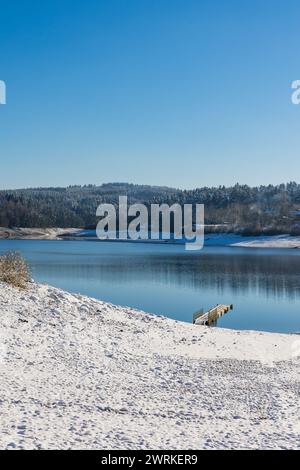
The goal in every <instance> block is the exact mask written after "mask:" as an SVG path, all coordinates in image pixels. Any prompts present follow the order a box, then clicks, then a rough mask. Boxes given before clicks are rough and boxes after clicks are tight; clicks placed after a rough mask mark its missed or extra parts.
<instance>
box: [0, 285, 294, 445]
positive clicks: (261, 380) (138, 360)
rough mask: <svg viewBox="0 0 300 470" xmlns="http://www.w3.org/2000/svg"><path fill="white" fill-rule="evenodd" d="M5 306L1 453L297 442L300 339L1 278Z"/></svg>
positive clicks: (0, 340) (0, 300) (1, 318)
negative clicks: (181, 318) (199, 322)
mask: <svg viewBox="0 0 300 470" xmlns="http://www.w3.org/2000/svg"><path fill="white" fill-rule="evenodd" d="M0 311H1V315H0V346H1V348H0V376H1V380H0V418H1V431H0V448H1V449H40V448H41V449H67V448H72V449H85V448H87V449H99V448H101V449H110V450H113V449H119V450H124V449H146V450H151V449H153V450H154V449H170V450H171V449H297V448H299V446H300V444H299V442H300V439H299V437H300V426H299V418H298V398H299V397H298V385H297V383H298V379H299V373H300V364H299V354H298V355H297V352H298V350H297V347H298V343H299V336H297V335H286V334H278V333H262V332H253V331H235V330H227V329H219V328H209V327H205V326H195V325H192V324H187V323H182V322H178V321H175V320H171V319H168V318H166V317H163V316H156V315H151V314H148V313H145V312H142V311H138V310H134V309H131V308H126V307H119V306H115V305H112V304H108V303H105V302H101V301H98V300H95V299H92V298H89V297H85V296H82V295H73V294H70V293H68V292H65V291H63V290H61V289H56V288H53V287H51V286H48V285H42V284H36V283H30V284H29V286H28V289H27V290H25V291H20V290H17V289H15V288H13V287H10V286H8V285H6V284H3V283H0ZM298 349H299V347H298ZM8 391H9V392H8Z"/></svg>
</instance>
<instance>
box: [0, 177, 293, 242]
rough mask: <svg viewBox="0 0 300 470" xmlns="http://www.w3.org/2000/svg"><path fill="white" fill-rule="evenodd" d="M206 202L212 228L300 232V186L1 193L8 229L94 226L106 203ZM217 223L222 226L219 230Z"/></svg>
mask: <svg viewBox="0 0 300 470" xmlns="http://www.w3.org/2000/svg"><path fill="white" fill-rule="evenodd" d="M124 195H127V196H128V201H129V203H130V204H132V203H136V202H139V203H143V204H146V205H147V206H149V205H150V204H152V203H157V204H162V203H166V204H170V205H171V204H173V203H175V202H176V203H179V204H181V205H183V204H186V203H190V204H196V203H203V204H205V223H206V224H208V225H210V230H222V231H236V232H240V233H241V232H242V233H244V234H249V235H250V234H251V235H252V234H259V233H262V232H264V233H268V234H273V233H274V234H275V233H290V234H295V235H296V234H297V235H299V234H300V185H299V184H297V183H294V182H291V183H288V184H280V185H277V186H273V185H268V186H259V187H249V186H247V185H239V184H236V185H235V186H232V187H225V186H219V187H213V188H209V187H202V188H197V189H194V190H179V189H175V188H168V187H160V186H146V185H135V184H128V183H108V184H103V185H101V186H94V185H85V186H69V187H67V188H55V187H53V188H29V189H18V190H2V191H0V226H2V227H41V228H45V227H85V228H87V227H90V228H92V227H94V226H95V224H96V215H95V214H96V209H97V206H98V205H99V204H101V203H104V202H107V203H112V204H115V205H117V203H118V198H119V196H124ZM215 225H221V227H218V228H216V227H215Z"/></svg>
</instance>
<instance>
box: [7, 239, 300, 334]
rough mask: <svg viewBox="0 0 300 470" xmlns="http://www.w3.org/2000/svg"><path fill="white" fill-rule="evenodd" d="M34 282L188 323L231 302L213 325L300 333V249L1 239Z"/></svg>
mask: <svg viewBox="0 0 300 470" xmlns="http://www.w3.org/2000/svg"><path fill="white" fill-rule="evenodd" d="M6 250H18V251H20V252H22V253H23V255H24V256H25V257H26V258H27V259H28V261H29V262H30V265H31V269H32V275H33V277H34V279H35V280H36V281H39V282H46V283H49V284H51V285H54V286H57V287H61V288H63V289H65V290H68V291H71V292H76V293H77V292H80V293H82V294H87V295H89V296H92V297H96V298H98V299H102V300H106V301H109V302H112V303H115V304H120V305H128V306H132V307H137V308H140V309H142V310H145V311H147V312H153V313H157V314H163V315H166V316H169V317H171V318H174V319H177V320H183V321H187V322H190V321H191V319H192V314H193V312H194V311H196V310H199V309H200V308H204V309H209V308H210V307H212V306H214V305H215V304H217V303H228V304H232V303H233V304H234V310H233V311H232V312H230V313H229V314H227V315H226V316H224V317H223V318H221V319H220V320H219V322H218V326H221V327H225V328H238V329H253V330H265V331H278V332H295V331H297V332H299V331H300V250H271V249H268V250H266V249H243V248H230V247H211V246H210V247H206V248H205V249H204V250H203V251H201V252H187V251H185V250H184V246H181V245H166V244H147V243H123V242H121V243H116V242H99V241H44V240H41V241H29V240H28V241H25V240H22V241H17V240H0V253H1V252H4V251H6Z"/></svg>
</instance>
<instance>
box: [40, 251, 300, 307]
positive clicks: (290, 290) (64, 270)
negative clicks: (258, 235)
mask: <svg viewBox="0 0 300 470" xmlns="http://www.w3.org/2000/svg"><path fill="white" fill-rule="evenodd" d="M56 260H57V262H56ZM56 260H55V259H52V263H51V264H48V263H47V264H44V263H37V264H35V265H34V269H35V271H36V272H38V273H39V274H41V275H43V273H44V274H47V275H48V276H53V277H57V276H62V277H66V278H75V279H79V278H85V279H90V280H97V279H98V280H106V281H111V282H114V281H116V282H123V283H126V282H128V283H131V282H137V283H138V282H139V281H142V282H145V281H149V282H154V283H158V284H164V285H166V284H167V285H172V286H174V285H175V286H176V285H178V286H181V287H185V286H186V287H193V288H195V289H200V290H201V289H205V288H214V289H217V290H218V291H220V292H222V291H224V290H228V289H230V290H231V291H233V292H235V293H243V292H248V291H253V292H257V293H263V294H264V295H265V296H272V297H278V298H280V297H282V296H288V297H289V298H295V299H297V298H299V297H300V258H299V256H293V255H277V254H276V255H271V254H259V255H256V254H237V253H232V254H207V253H201V254H200V253H199V254H196V255H191V254H185V253H180V254H174V253H172V254H168V255H162V254H145V253H144V254H137V255H132V254H118V256H112V255H108V256H107V255H105V254H104V255H101V256H95V257H89V256H87V257H85V259H84V263H81V262H80V261H81V260H80V258H79V259H78V258H77V257H76V255H75V256H74V257H72V258H71V257H68V258H64V260H63V261H64V262H63V263H61V258H60V257H57V258H56ZM82 261H83V260H82Z"/></svg>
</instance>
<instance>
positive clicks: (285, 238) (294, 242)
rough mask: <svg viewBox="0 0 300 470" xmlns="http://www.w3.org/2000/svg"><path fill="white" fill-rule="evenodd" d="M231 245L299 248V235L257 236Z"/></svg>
mask: <svg viewBox="0 0 300 470" xmlns="http://www.w3.org/2000/svg"><path fill="white" fill-rule="evenodd" d="M231 246H239V247H244V248H300V237H291V236H290V235H277V236H270V237H258V238H255V239H248V240H247V239H245V240H243V241H240V242H237V243H231Z"/></svg>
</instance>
